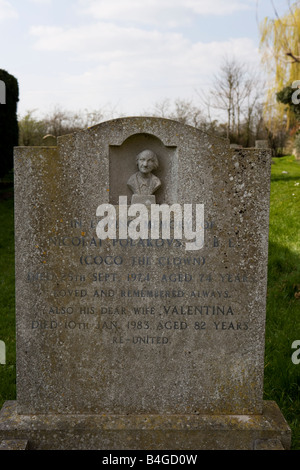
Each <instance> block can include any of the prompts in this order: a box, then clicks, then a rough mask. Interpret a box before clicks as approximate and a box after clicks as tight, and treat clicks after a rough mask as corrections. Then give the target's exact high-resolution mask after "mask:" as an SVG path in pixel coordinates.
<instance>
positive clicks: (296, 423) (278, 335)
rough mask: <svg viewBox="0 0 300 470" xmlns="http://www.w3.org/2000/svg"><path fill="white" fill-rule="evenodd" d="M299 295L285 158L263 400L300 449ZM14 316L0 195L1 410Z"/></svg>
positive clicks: (274, 203)
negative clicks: (277, 412)
mask: <svg viewBox="0 0 300 470" xmlns="http://www.w3.org/2000/svg"><path fill="white" fill-rule="evenodd" d="M298 183H299V185H298ZM5 192H6V193H7V190H5ZM0 195H1V193H0ZM6 196H7V195H6ZM297 292H300V162H297V161H295V159H294V158H293V157H284V158H280V159H275V160H274V164H273V165H272V180H271V207H270V235H269V266H268V296H267V324H266V356H265V386H264V398H265V399H266V400H274V401H276V402H277V404H278V406H279V407H280V409H281V411H282V413H283V415H284V416H285V418H286V420H287V422H288V423H289V425H290V427H291V429H292V436H293V437H292V448H293V449H297V450H300V364H299V365H295V364H293V363H292V360H291V356H292V353H293V350H292V343H293V341H295V340H300V298H297ZM14 312H15V303H14V234H13V198H12V197H11V198H7V197H6V199H3V197H0V340H2V341H4V342H5V343H6V347H7V363H6V365H0V408H1V406H2V405H3V403H4V401H6V400H14V399H15V397H16V388H15V372H16V370H15V314H14Z"/></svg>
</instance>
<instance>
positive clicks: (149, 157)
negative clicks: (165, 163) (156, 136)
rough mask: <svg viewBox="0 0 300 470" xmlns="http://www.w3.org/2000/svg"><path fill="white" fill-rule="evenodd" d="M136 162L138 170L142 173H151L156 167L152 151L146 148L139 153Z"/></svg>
mask: <svg viewBox="0 0 300 470" xmlns="http://www.w3.org/2000/svg"><path fill="white" fill-rule="evenodd" d="M137 163H138V168H139V171H140V172H141V173H142V174H144V175H147V174H148V173H151V172H152V171H153V170H154V169H155V167H156V163H155V157H154V155H153V153H152V152H149V151H147V150H146V151H145V152H142V153H141V154H140V155H139V159H138V162H137Z"/></svg>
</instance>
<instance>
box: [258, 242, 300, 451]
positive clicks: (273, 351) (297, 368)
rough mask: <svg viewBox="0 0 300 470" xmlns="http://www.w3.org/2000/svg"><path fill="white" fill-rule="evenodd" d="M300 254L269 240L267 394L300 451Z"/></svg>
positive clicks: (294, 445) (295, 447)
mask: <svg viewBox="0 0 300 470" xmlns="http://www.w3.org/2000/svg"><path fill="white" fill-rule="evenodd" d="M299 292H300V256H299V255H298V254H297V253H295V252H292V251H291V250H289V249H288V248H286V247H284V246H280V245H278V244H276V243H272V242H270V243H269V262H268V293H267V323H266V347H265V381H264V396H265V399H266V400H274V401H276V403H277V404H278V406H279V407H280V409H281V411H282V413H283V415H284V416H285V418H286V420H287V421H288V423H289V425H290V427H291V428H292V432H293V448H294V449H298V450H300V364H294V363H293V362H292V354H293V352H294V349H292V344H293V342H294V341H295V340H300V298H299V295H298V294H299Z"/></svg>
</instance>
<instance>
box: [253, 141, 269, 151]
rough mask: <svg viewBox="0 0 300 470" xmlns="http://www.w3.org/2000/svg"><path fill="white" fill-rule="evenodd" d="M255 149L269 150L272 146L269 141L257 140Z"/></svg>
mask: <svg viewBox="0 0 300 470" xmlns="http://www.w3.org/2000/svg"><path fill="white" fill-rule="evenodd" d="M255 147H256V148H257V149H269V148H270V144H269V141H268V140H256V141H255Z"/></svg>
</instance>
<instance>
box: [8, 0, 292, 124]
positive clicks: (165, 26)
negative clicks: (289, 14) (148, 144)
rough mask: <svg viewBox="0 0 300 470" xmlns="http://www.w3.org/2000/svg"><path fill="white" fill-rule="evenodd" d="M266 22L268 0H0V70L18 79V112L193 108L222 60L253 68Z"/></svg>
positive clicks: (282, 3) (279, 0)
mask: <svg viewBox="0 0 300 470" xmlns="http://www.w3.org/2000/svg"><path fill="white" fill-rule="evenodd" d="M274 4H275V5H276V7H277V8H278V11H279V13H283V12H284V11H286V9H287V0H274ZM265 16H271V17H274V11H273V7H272V2H271V0H0V68H2V69H5V70H7V71H8V72H9V73H11V74H12V75H14V76H15V77H16V78H17V79H18V81H19V87H20V102H19V107H18V110H19V114H20V115H23V114H25V112H26V111H28V110H32V109H36V110H37V112H38V113H40V114H42V115H43V114H45V113H47V112H49V111H51V110H52V109H53V108H54V107H55V106H57V105H58V106H60V107H61V108H62V109H67V110H72V111H77V110H84V109H88V110H96V109H101V108H110V109H115V114H116V117H117V115H119V114H123V115H127V116H129V115H138V114H150V112H149V111H151V109H153V107H154V105H155V104H156V103H157V102H160V101H162V100H164V99H170V100H172V101H173V100H175V99H177V98H182V99H193V100H194V104H195V105H199V103H198V101H197V99H198V98H197V97H198V94H197V92H200V91H201V92H203V91H204V92H205V90H207V89H208V88H211V86H212V82H213V76H214V74H216V73H218V70H219V68H220V65H221V63H222V61H223V59H224V56H225V55H226V56H227V57H228V58H233V57H234V58H236V59H238V60H239V61H241V62H244V63H247V64H250V66H251V67H253V68H257V67H260V55H259V51H258V46H259V31H258V23H257V18H258V19H259V20H262V19H263V18H264V17H265Z"/></svg>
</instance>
